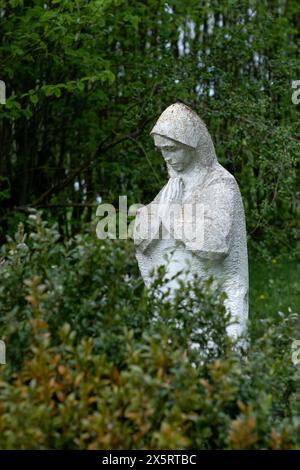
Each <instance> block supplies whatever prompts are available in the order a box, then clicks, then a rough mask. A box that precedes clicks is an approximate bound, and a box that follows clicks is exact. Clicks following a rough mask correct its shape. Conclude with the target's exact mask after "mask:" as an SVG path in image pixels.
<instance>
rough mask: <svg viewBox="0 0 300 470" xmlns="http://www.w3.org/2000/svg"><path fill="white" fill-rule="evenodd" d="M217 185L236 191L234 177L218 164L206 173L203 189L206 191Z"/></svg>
mask: <svg viewBox="0 0 300 470" xmlns="http://www.w3.org/2000/svg"><path fill="white" fill-rule="evenodd" d="M218 185H220V186H223V187H228V188H231V189H238V184H237V182H236V179H235V177H234V176H233V175H232V174H231V173H229V171H228V170H226V168H224V167H223V166H222V165H220V164H218V165H215V166H214V167H213V168H212V170H211V171H210V172H209V173H208V175H207V177H206V179H205V184H204V187H205V188H206V189H208V188H212V187H215V186H218Z"/></svg>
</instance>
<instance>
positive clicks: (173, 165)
mask: <svg viewBox="0 0 300 470" xmlns="http://www.w3.org/2000/svg"><path fill="white" fill-rule="evenodd" d="M169 165H170V167H172V168H174V170H181V165H180V163H169Z"/></svg>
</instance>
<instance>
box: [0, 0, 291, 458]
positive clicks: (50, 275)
mask: <svg viewBox="0 0 300 470" xmlns="http://www.w3.org/2000/svg"><path fill="white" fill-rule="evenodd" d="M299 40H300V6H299V2H298V0H272V1H263V2H262V1H256V0H253V1H251V0H247V1H244V0H241V1H236V0H230V1H228V2H221V1H217V0H206V1H200V0H198V1H196V0H189V1H186V0H181V1H177V0H169V1H168V2H165V1H160V0H149V1H148V0H147V1H139V0H131V1H126V0H75V1H73V0H72V1H71V0H53V1H47V0H28V1H23V0H10V1H5V0H0V80H4V81H5V83H6V95H7V101H6V104H5V105H2V104H0V141H1V145H0V204H1V207H0V240H1V244H2V245H1V251H0V279H1V284H0V338H1V339H3V340H5V342H6V345H7V365H5V366H0V367H1V369H0V380H1V381H0V448H24V449H26V448H27V449H28V448H32V447H35V448H81V449H85V448H90V449H95V448H107V449H109V448H111V449H113V448H116V449H117V448H119V449H126V448H151V449H155V448H156V449H159V448H162V449H168V448H171V449H172V448H173V449H179V448H180V449H182V448H206V449H215V448H226V449H246V448H271V449H282V448H300V419H299V416H300V396H299V385H300V384H299V381H300V375H299V374H300V369H299V367H300V366H299V365H298V366H295V365H294V364H293V363H292V361H291V344H292V341H293V340H295V339H299V340H300V328H299V318H298V315H297V314H298V313H299V309H300V287H299V281H298V280H299V277H300V270H299V265H298V264H297V262H298V260H299V248H300V245H299V156H300V147H299V140H300V131H299V129H300V127H299V110H300V104H299V105H295V104H293V103H292V101H291V96H292V93H293V89H292V86H291V84H292V81H293V80H297V79H298V80H300V65H299V64H300V62H299ZM177 100H181V101H183V102H185V103H187V104H188V105H190V106H191V107H192V108H194V109H195V110H196V111H197V112H198V114H199V115H200V116H201V117H202V118H203V119H204V121H205V122H206V123H207V125H208V128H209V130H210V132H211V134H212V137H213V140H214V142H215V145H216V151H217V156H218V158H219V160H220V162H221V163H222V164H223V165H224V166H225V167H226V168H227V169H228V170H229V171H230V172H231V173H233V174H234V176H235V177H236V179H237V181H238V183H239V185H240V188H241V192H242V196H243V201H244V205H245V211H246V219H247V228H248V235H249V250H250V323H249V351H248V354H247V357H243V356H242V357H241V356H239V355H237V354H236V353H235V352H234V348H232V347H231V346H232V345H230V342H229V340H228V338H227V337H226V334H225V326H226V324H227V323H228V321H229V319H228V318H226V315H225V312H224V307H223V303H222V302H223V298H222V294H221V293H219V292H215V293H212V292H211V291H210V286H209V285H200V286H199V284H197V283H196V284H195V285H190V286H188V288H187V289H184V288H183V289H182V290H181V291H180V292H179V293H178V298H177V302H176V304H175V305H173V306H172V305H170V304H169V303H168V302H167V300H166V299H164V298H162V297H158V298H157V297H156V296H153V293H152V292H151V291H150V292H148V291H147V290H146V289H145V288H144V286H143V284H142V282H141V279H140V277H139V274H138V271H137V266H136V262H135V259H134V256H133V247H132V242H131V241H130V240H125V241H124V240H119V241H111V240H106V241H100V240H97V238H96V235H95V223H96V220H95V212H96V208H97V205H98V203H99V201H100V200H102V201H103V202H109V203H112V204H115V205H117V204H118V197H119V195H125V194H126V195H127V196H128V202H129V204H131V203H135V202H143V203H145V202H149V201H150V200H152V198H153V197H154V195H156V193H157V191H158V190H159V189H160V188H161V187H162V185H163V184H164V181H165V179H166V170H165V168H164V165H163V161H162V158H161V156H160V155H159V154H158V153H157V152H156V151H155V149H154V146H153V142H152V140H151V138H150V137H149V131H150V130H151V127H152V125H153V124H154V122H155V119H156V118H157V117H158V115H159V114H160V113H161V111H162V110H163V109H164V108H165V107H166V106H168V105H169V104H171V103H173V102H175V101H177ZM33 208H34V209H33ZM36 210H42V211H43V212H42V213H40V212H37V211H36ZM155 282H156V288H157V290H158V291H159V286H160V284H161V282H162V273H161V275H160V276H158V279H157V280H156V281H155ZM191 292H193V293H194V297H195V299H196V300H197V302H198V304H197V305H198V309H199V315H198V316H196V317H195V316H193V315H192V312H193V311H194V308H193V305H192V304H191V300H190V302H189V300H187V299H191V296H190V294H191ZM186 302H187V304H186ZM178 318H180V319H181V321H182V322H183V328H178V324H177V322H176V319H177V320H178ZM154 319H155V320H154ZM176 325H177V326H176ZM197 325H198V326H200V328H202V329H203V330H204V331H205V332H206V334H205V335H203V336H200V337H197V338H194V339H195V340H196V342H197V341H198V342H199V345H200V351H201V352H202V353H201V354H198V352H199V350H197V349H196V350H195V349H193V348H192V347H191V344H190V339H191V335H193V331H194V328H195V327H196V326H197ZM211 337H213V338H214V342H215V345H216V349H212V350H210V349H208V344H209V338H211ZM203 355H204V356H203Z"/></svg>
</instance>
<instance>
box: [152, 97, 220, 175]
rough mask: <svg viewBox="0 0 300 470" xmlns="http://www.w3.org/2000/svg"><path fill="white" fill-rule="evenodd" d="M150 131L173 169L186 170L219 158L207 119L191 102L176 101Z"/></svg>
mask: <svg viewBox="0 0 300 470" xmlns="http://www.w3.org/2000/svg"><path fill="white" fill-rule="evenodd" d="M150 134H151V135H152V136H153V137H154V142H155V146H156V147H158V148H159V149H160V150H161V151H162V154H163V157H164V159H165V160H166V162H167V164H168V168H169V170H170V169H171V170H173V171H175V173H178V172H184V171H185V170H187V169H188V168H190V167H191V166H193V167H195V166H198V167H210V166H212V165H213V164H214V163H215V162H216V154H215V149H214V145H213V142H212V139H211V137H210V134H209V132H208V130H207V128H206V125H205V124H204V122H203V121H202V120H201V119H200V118H199V116H198V115H197V114H196V113H195V112H194V111H193V110H192V109H191V108H189V107H188V106H186V105H185V104H183V103H174V104H172V105H171V106H169V107H168V108H167V109H165V110H164V112H163V113H162V114H161V115H160V117H159V118H158V120H157V122H156V124H155V126H154V127H153V129H152V131H151V132H150Z"/></svg>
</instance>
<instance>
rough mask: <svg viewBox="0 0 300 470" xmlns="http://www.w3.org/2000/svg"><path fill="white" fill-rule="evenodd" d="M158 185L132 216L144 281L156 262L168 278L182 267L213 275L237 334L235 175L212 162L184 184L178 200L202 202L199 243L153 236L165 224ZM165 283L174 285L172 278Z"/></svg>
mask: <svg viewBox="0 0 300 470" xmlns="http://www.w3.org/2000/svg"><path fill="white" fill-rule="evenodd" d="M163 189H164V188H163ZM163 189H162V190H161V191H160V193H159V194H158V195H157V196H156V198H155V199H154V200H153V202H152V203H151V204H149V205H148V206H145V207H143V208H142V209H140V211H139V212H138V214H137V217H136V222H135V229H134V241H135V244H136V245H137V251H136V257H137V260H138V264H139V268H140V271H141V274H142V276H143V279H144V281H145V283H146V284H148V285H149V284H150V282H151V276H150V272H151V271H152V270H153V269H156V268H158V267H159V266H161V265H165V266H166V270H167V277H169V278H170V277H171V276H172V275H173V274H176V272H179V271H183V273H182V274H180V275H179V278H181V279H187V278H189V275H191V274H194V273H197V275H198V277H199V278H200V279H205V278H207V277H209V276H211V275H212V276H213V277H214V278H215V279H216V280H217V281H218V282H220V283H221V284H222V286H223V290H224V291H225V292H226V294H227V300H226V302H225V303H226V306H227V308H228V309H229V310H230V313H231V315H232V318H233V320H234V322H235V323H234V324H233V325H230V326H229V328H228V333H229V334H230V335H231V336H232V337H234V338H236V337H238V336H240V335H241V334H243V333H244V332H245V328H246V321H247V318H248V260H247V239H246V227H245V216H244V208H243V203H242V199H241V195H240V191H239V188H238V185H237V183H236V181H235V179H234V177H233V176H232V175H231V174H230V173H229V172H228V171H227V170H226V169H225V168H223V167H222V166H221V165H220V164H219V163H217V162H215V163H214V164H213V166H212V167H210V168H209V171H208V172H207V174H206V176H205V178H204V180H202V181H201V183H199V182H197V181H196V182H194V183H192V184H191V185H190V186H189V187H187V188H186V192H185V194H184V198H183V200H182V204H197V203H199V204H203V205H204V219H203V218H201V220H196V221H195V220H194V222H195V223H196V224H198V223H204V227H203V230H204V231H203V234H204V238H203V243H199V244H198V245H197V243H191V241H190V240H188V239H186V237H185V236H184V233H183V236H182V237H181V239H180V240H175V239H174V238H173V237H169V239H159V238H158V237H159V236H160V235H161V230H162V229H163V230H165V228H164V225H163V223H161V219H160V218H159V216H158V207H159V206H158V205H159V202H160V201H161V195H162V191H163ZM149 214H151V233H149V225H148V221H149V218H148V217H149ZM168 274H169V276H168ZM168 286H169V287H171V289H172V288H176V287H178V284H177V280H176V279H174V280H173V281H170V282H169V283H168Z"/></svg>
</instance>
